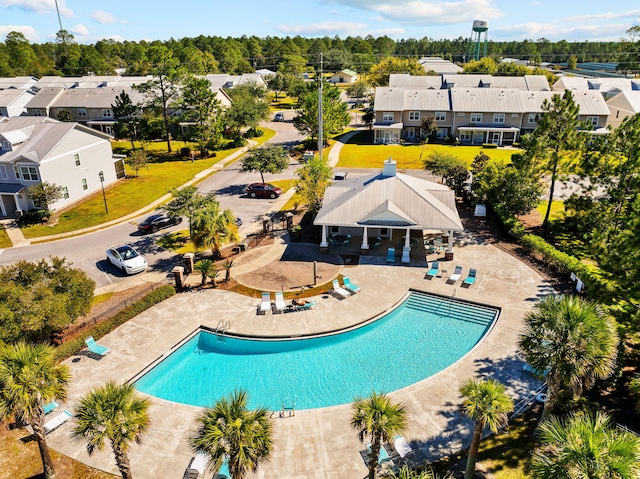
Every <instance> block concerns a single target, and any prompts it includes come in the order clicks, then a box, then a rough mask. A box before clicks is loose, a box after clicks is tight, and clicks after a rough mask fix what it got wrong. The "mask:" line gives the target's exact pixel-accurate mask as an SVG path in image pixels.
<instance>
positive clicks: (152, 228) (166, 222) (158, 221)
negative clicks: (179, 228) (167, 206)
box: [138, 213, 182, 234]
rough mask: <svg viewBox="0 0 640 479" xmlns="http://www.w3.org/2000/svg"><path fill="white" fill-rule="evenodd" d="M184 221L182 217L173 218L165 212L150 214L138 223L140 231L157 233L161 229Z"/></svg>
mask: <svg viewBox="0 0 640 479" xmlns="http://www.w3.org/2000/svg"><path fill="white" fill-rule="evenodd" d="M180 223H182V217H181V216H178V217H176V218H172V217H171V216H169V215H167V214H165V213H158V214H156V215H151V216H149V217H148V218H147V219H146V220H144V221H143V222H142V223H140V224H139V225H138V231H139V232H140V233H142V234H146V233H155V232H156V231H158V230H159V229H162V228H168V227H169V226H173V225H177V224H180Z"/></svg>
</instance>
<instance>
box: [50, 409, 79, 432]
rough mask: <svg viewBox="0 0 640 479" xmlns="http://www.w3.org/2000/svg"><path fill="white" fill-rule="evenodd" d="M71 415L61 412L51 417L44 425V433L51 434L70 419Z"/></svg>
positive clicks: (67, 412)
mask: <svg viewBox="0 0 640 479" xmlns="http://www.w3.org/2000/svg"><path fill="white" fill-rule="evenodd" d="M71 417H72V414H71V413H70V412H69V411H66V410H65V411H62V412H61V413H60V414H58V415H57V416H54V417H52V418H51V419H49V420H48V421H47V422H45V423H44V433H45V434H49V433H50V432H53V431H54V430H55V429H57V428H59V427H60V426H62V425H63V424H64V423H65V422H67V421H68V420H69V419H71Z"/></svg>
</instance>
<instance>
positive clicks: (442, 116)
mask: <svg viewBox="0 0 640 479" xmlns="http://www.w3.org/2000/svg"><path fill="white" fill-rule="evenodd" d="M436 121H447V112H445V111H437V112H436Z"/></svg>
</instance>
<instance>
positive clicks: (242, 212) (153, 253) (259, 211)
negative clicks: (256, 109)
mask: <svg viewBox="0 0 640 479" xmlns="http://www.w3.org/2000/svg"><path fill="white" fill-rule="evenodd" d="M294 114H295V113H294V112H292V111H287V112H285V120H286V121H285V122H277V123H274V122H270V123H268V124H266V125H265V126H268V127H269V128H272V129H274V130H276V132H277V134H276V136H274V137H273V138H272V139H271V140H270V142H271V143H274V144H284V145H287V146H292V145H293V144H295V143H297V142H299V141H302V140H303V139H304V137H303V136H301V135H300V134H299V133H298V131H297V130H296V129H295V128H294V127H293V125H292V124H291V118H293V116H294ZM298 167H299V164H298V163H297V162H294V161H292V162H291V164H290V165H289V168H287V170H286V171H284V172H283V173H281V174H278V175H266V176H265V181H266V182H269V181H272V180H276V179H287V178H293V177H295V170H296V169H297V168H298ZM259 181H260V174H259V173H244V172H242V170H241V167H240V162H235V163H233V164H232V165H230V166H228V167H227V168H226V169H224V170H221V171H220V172H218V173H215V174H214V175H212V176H211V177H209V178H207V179H206V180H204V181H203V182H201V183H200V184H199V185H198V189H199V190H200V191H202V192H203V193H208V192H214V193H215V194H216V195H217V197H218V199H219V201H220V204H221V206H222V207H223V208H225V209H226V208H230V209H231V210H232V211H233V212H234V214H235V215H236V216H237V217H239V218H241V219H242V221H243V226H242V227H241V228H240V230H241V231H242V230H243V229H245V228H247V227H248V226H249V225H250V223H252V222H253V221H256V220H258V219H259V218H260V217H261V216H262V215H263V214H264V213H265V211H267V210H268V208H269V207H270V206H271V205H272V204H273V202H274V201H275V200H271V199H266V198H265V199H262V198H249V197H248V196H247V195H245V194H244V187H245V186H246V185H247V184H249V183H255V182H259ZM150 214H152V212H149V213H148V214H145V215H143V216H141V217H139V218H136V219H134V220H132V221H129V222H125V223H121V224H119V225H115V226H112V227H110V228H106V229H103V230H100V231H95V232H93V233H89V234H85V235H81V236H76V237H72V238H67V239H61V240H58V241H52V242H48V243H43V244H34V245H30V246H23V247H16V248H8V249H5V250H4V251H2V254H0V265H6V264H11V263H14V262H15V261H18V260H21V259H24V260H27V261H35V260H38V259H40V258H46V257H48V256H58V257H65V258H67V260H68V261H70V262H71V263H73V265H74V267H76V268H80V269H82V270H84V271H85V272H86V273H87V274H88V275H89V277H90V278H92V279H93V280H94V281H95V282H96V286H97V287H101V286H107V285H108V284H110V283H115V282H118V281H122V280H123V279H125V278H126V275H125V274H124V273H122V272H121V271H120V270H118V269H116V268H115V267H113V266H112V265H111V264H109V263H108V262H107V260H106V259H105V250H106V249H107V248H108V247H110V246H112V245H119V244H123V243H128V244H131V245H132V246H134V248H136V249H137V250H138V251H139V252H140V253H141V254H143V255H144V256H145V258H146V259H147V261H148V263H149V270H148V271H158V272H165V273H169V272H170V271H171V269H172V268H173V267H174V266H175V265H176V264H179V262H180V258H178V257H176V255H175V254H174V253H172V252H170V251H167V250H165V249H163V248H160V247H159V246H158V245H157V244H156V238H157V237H158V236H160V235H163V234H166V233H167V232H172V231H177V230H180V229H184V228H186V227H188V223H187V222H186V221H183V222H182V223H181V224H180V225H177V226H173V227H171V228H167V229H164V230H161V231H159V232H157V233H154V234H150V235H144V236H142V235H139V234H138V232H137V226H136V225H137V224H138V223H139V222H140V221H142V220H143V219H144V218H146V217H147V216H148V215H150Z"/></svg>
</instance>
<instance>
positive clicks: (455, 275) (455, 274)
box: [447, 266, 462, 283]
mask: <svg viewBox="0 0 640 479" xmlns="http://www.w3.org/2000/svg"><path fill="white" fill-rule="evenodd" d="M460 276H462V266H456V269H454V270H453V274H452V275H451V276H449V277H448V278H447V283H455V282H456V281H458V280H459V279H460Z"/></svg>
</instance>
